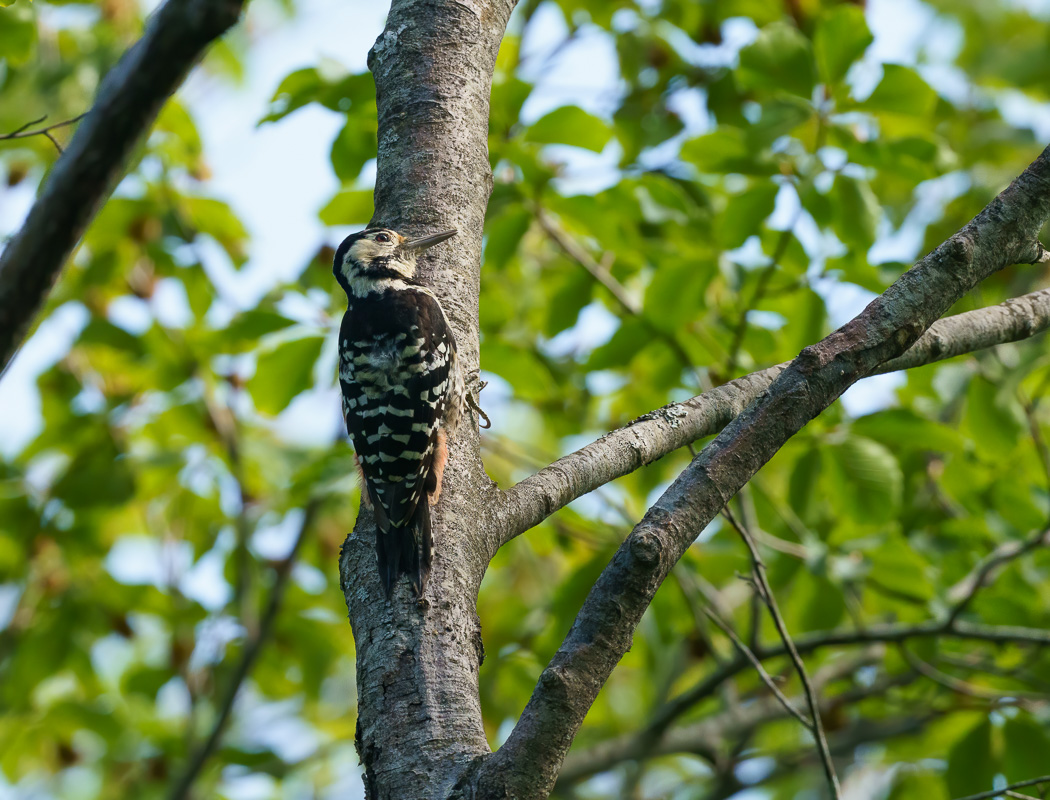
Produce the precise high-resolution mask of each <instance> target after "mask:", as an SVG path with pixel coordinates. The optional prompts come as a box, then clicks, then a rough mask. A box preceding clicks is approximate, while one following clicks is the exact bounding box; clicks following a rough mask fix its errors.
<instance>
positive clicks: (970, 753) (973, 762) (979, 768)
mask: <svg viewBox="0 0 1050 800" xmlns="http://www.w3.org/2000/svg"><path fill="white" fill-rule="evenodd" d="M998 772H999V765H998V759H997V758H995V756H994V754H993V752H992V725H991V723H990V722H989V721H988V720H987V719H985V720H982V721H981V722H979V723H977V725H976V726H974V727H973V728H971V729H970V731H969V732H968V733H967V734H966V735H964V736H963V737H962V738H961V739H959V741H957V742H956V743H955V746H954V747H952V749H951V752H950V753H949V754H948V774H947V781H948V792H949V793H950V794H951V796H952V797H960V796H962V795H966V794H973V793H975V792H980V791H984V790H986V789H991V788H992V782H993V781H994V780H995V776H996V773H998Z"/></svg>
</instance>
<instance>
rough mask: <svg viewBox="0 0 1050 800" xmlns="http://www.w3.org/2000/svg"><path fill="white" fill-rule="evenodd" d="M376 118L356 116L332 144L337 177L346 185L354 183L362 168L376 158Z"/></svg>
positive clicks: (347, 123)
mask: <svg viewBox="0 0 1050 800" xmlns="http://www.w3.org/2000/svg"><path fill="white" fill-rule="evenodd" d="M376 146H377V145H376V118H375V117H373V116H371V115H365V114H355V115H353V116H351V117H350V118H348V119H347V121H346V125H344V126H343V129H342V130H341V131H339V135H338V136H336V137H335V141H333V142H332V151H331V155H330V158H331V160H332V169H334V170H335V174H336V177H338V178H339V180H341V181H342V182H343V183H344V184H347V183H352V182H353V181H355V180H357V176H358V175H360V174H361V168H362V167H363V166H364V165H365V164H366V163H367V162H368V161H369V160H370V159H373V158H375V157H376Z"/></svg>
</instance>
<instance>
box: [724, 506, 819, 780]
mask: <svg viewBox="0 0 1050 800" xmlns="http://www.w3.org/2000/svg"><path fill="white" fill-rule="evenodd" d="M722 513H723V514H724V515H725V517H726V519H728V520H729V524H730V525H732V526H733V528H734V529H736V532H737V533H738V534H740V538H741V539H743V540H744V544H745V545H747V550H748V553H750V554H751V572H752V575H753V577H754V581H755V588H756V591H757V592H758V594H759V596H760V597H761V598H762V602H763V603H765V605H766V608H767V609H769V615H770V616H771V617H772V618H773V624H774V625H775V626H776V629H777V633H778V634H780V640H781V641H782V642H783V643H784V648H785V649H786V650H787V653H788V656H789V657H790V658H791V663H792V664H793V665H794V667H795V671H796V672H797V673H798V678H799V681H800V682H801V683H802V694H803V696H804V697H805V698H806V704H807V705H808V706H809V716H810V720H811V722H812V724H811V725H809V726H807V727H808V728H809V730H810V732H812V734H813V738H814V740H815V741H816V743H817V752H818V753H819V754H820V763H821V766H823V768H824V777H825V778H826V779H827V782H828V788H829V789H830V790H831V796H832V797H834V798H838V797H839V796H840V789H839V778H838V775H836V774H835V765H834V764H833V763H832V761H831V751H830V750H828V740H827V738H826V737H825V736H824V725H823V724H822V723H821V721H820V702H819V700H818V698H817V692H816V689H815V688H814V686H813V683H812V681H810V679H809V673H808V672H807V671H806V665H805V663H804V662H803V661H802V656H800V655H799V652H798V648H796V647H795V642H794V641H793V640H792V639H791V634H790V633H789V632H788V629H787V623H786V622H784V617H783V615H782V614H781V613H780V608H779V607H778V606H777V599H776V597H775V596H774V594H773V588H772V587H771V586H770V585H769V578H768V577H767V575H766V565H765V562H763V561H762V555H761V554H760V553H759V552H758V546H757V545H756V544H755V540H754V539H752V538H751V534H750V533H748V531H747V528H745V527H743V526H742V525H740V524H739V523H738V522H737V521H736V518H735V517H733V512H731V511H730V510H729V506H726V507H725V508H724V509H722Z"/></svg>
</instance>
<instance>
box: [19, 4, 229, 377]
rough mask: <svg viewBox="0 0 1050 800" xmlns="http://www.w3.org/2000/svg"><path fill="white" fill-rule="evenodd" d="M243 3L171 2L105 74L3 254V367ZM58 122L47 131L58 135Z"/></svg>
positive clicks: (46, 130) (21, 131) (155, 15)
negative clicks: (133, 157)
mask: <svg viewBox="0 0 1050 800" xmlns="http://www.w3.org/2000/svg"><path fill="white" fill-rule="evenodd" d="M242 6H243V0H168V2H166V3H165V4H164V6H163V7H162V8H161V9H160V10H159V11H158V12H157V13H156V14H154V15H153V17H152V19H151V21H150V23H149V27H148V28H147V29H146V33H145V34H144V35H143V37H142V38H141V39H140V40H139V41H138V42H137V43H136V44H135V45H134V46H133V47H132V48H131V49H130V50H128V52H127V53H125V54H124V57H123V58H121V60H120V63H118V64H117V66H115V67H114V68H113V69H112V70H110V71H109V73H108V74H107V75H106V77H105V79H104V80H103V81H102V85H101V87H100V88H99V90H98V95H97V97H96V99H95V104H94V106H92V108H91V110H90V111H89V112H88V113H87V114H86V115H85V116H84V119H83V122H82V123H81V124H80V125H79V127H78V128H77V131H76V133H75V134H74V135H73V140H72V141H71V142H70V143H69V146H68V148H67V149H66V151H65V152H64V153H63V154H62V155H61V156H60V157H59V159H58V162H57V163H56V164H55V167H54V169H53V170H52V171H51V174H50V176H49V177H48V178H47V182H46V183H45V184H44V187H43V191H42V192H41V194H40V196H39V197H38V198H37V200H36V202H35V203H34V204H33V207H32V209H31V210H30V211H29V216H28V217H27V218H26V221H25V224H24V225H23V226H22V229H21V230H20V231H19V232H18V233H17V234H16V235H15V236H14V237H13V238H12V239H11V241H10V242H8V244H7V247H5V248H4V251H3V253H2V254H0V370H3V369H4V368H5V367H6V365H7V364H8V363H9V362H10V360H11V358H12V357H13V355H14V353H15V351H16V350H17V349H18V346H19V344H20V343H21V341H22V337H23V336H25V334H26V331H28V329H29V327H30V325H31V323H32V321H33V318H34V317H35V316H36V314H37V313H38V312H39V311H40V308H41V306H42V305H43V303H44V299H45V297H46V296H47V293H48V291H49V290H50V288H51V286H52V285H53V284H54V282H55V280H56V279H57V277H58V274H59V272H60V271H61V269H62V265H63V264H64V263H65V261H66V259H67V258H68V257H69V254H70V253H71V252H72V251H73V248H74V247H75V246H76V243H77V241H78V240H79V239H80V236H81V234H83V232H84V229H85V228H86V227H87V225H88V223H89V222H91V220H92V219H93V218H94V216H95V213H96V211H97V210H98V208H99V207H100V206H101V204H102V202H103V201H104V200H105V199H106V198H107V197H108V196H109V193H110V192H111V191H112V190H113V187H114V186H115V185H116V183H117V181H118V179H119V178H120V176H121V174H122V173H123V171H124V166H125V164H126V163H127V161H128V158H129V156H130V154H131V151H132V148H134V147H135V145H136V144H137V143H138V141H139V140H140V139H141V137H142V135H143V134H144V133H145V132H146V131H147V130H148V129H149V128H150V126H151V125H152V124H153V121H154V119H156V116H157V114H158V112H159V111H160V108H161V106H162V105H163V104H164V101H165V100H167V99H168V97H169V95H171V93H172V92H174V91H175V89H176V88H177V87H178V85H179V84H180V83H182V80H183V78H184V77H185V75H186V73H187V72H188V71H189V69H190V68H191V67H192V66H193V65H194V64H195V63H196V62H197V59H198V58H200V55H201V53H202V52H203V51H204V49H205V48H206V47H207V46H208V44H209V43H210V42H212V41H213V40H214V39H216V38H217V37H219V36H221V35H222V34H223V33H225V32H226V30H227V29H229V28H230V27H231V26H232V25H233V24H234V23H235V22H236V21H237V18H238V17H239V16H240V13H241V7H242ZM59 124H65V123H59ZM52 127H56V126H50V127H49V128H45V129H43V130H42V131H40V133H41V134H42V135H45V136H48V137H49V138H51V137H50V129H51V128H52ZM14 133H15V134H16V135H19V136H21V135H23V134H24V135H29V132H27V131H24V130H20V131H15V132H14ZM8 136H9V138H13V137H12V136H11V135H10V134H9V135H8ZM52 141H53V142H54V141H55V140H54V139H53V138H52ZM55 144H56V146H57V142H55Z"/></svg>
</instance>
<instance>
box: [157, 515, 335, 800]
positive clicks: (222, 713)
mask: <svg viewBox="0 0 1050 800" xmlns="http://www.w3.org/2000/svg"><path fill="white" fill-rule="evenodd" d="M319 505H320V501H318V500H311V501H310V502H309V503H308V504H307V505H306V508H305V509H303V519H302V522H301V524H300V526H299V534H298V536H296V539H295V543H294V544H293V545H292V550H291V552H290V553H289V554H288V557H287V558H285V559H284V561H282V562H280V563H279V564H278V565H277V566H276V567H275V569H274V572H275V576H274V582H273V588H272V589H271V590H270V598H269V600H268V601H267V603H266V609H265V610H264V611H263V614H262V617H261V619H260V620H259V629H258V632H257V633H256V634H255V636H254V637H253V638H251V639H250V640H249V641H248V643H247V644H246V645H245V648H244V652H243V653H241V660H240V662H239V663H238V664H237V666H236V668H235V669H234V671H233V676H232V678H231V680H230V684H229V686H228V687H227V688H226V692H225V694H224V695H223V698H222V702H221V703H220V707H219V714H218V717H217V718H216V720H215V724H214V726H213V727H212V730H211V733H210V734H209V736H208V739H207V740H206V741H205V742H204V744H203V745H201V746H200V747H199V748H198V749H197V751H196V752H195V753H194V754H193V756H192V757H191V758H190V761H189V763H188V764H187V765H186V770H185V771H184V772H183V773H182V775H181V776H179V779H178V781H176V782H175V788H174V789H172V791H171V794H170V795H168V797H169V798H170V800H184V798H186V797H188V796H189V791H190V788H191V787H192V786H193V782H194V781H195V780H196V779H197V776H198V775H199V774H200V772H201V770H202V769H203V768H204V764H205V763H206V762H207V761H208V758H209V757H211V755H212V754H213V753H214V752H215V750H216V749H217V748H218V746H219V741H220V740H221V739H222V734H223V731H224V730H225V728H226V723H227V721H228V720H229V718H230V714H231V713H232V711H233V704H234V701H235V700H236V699H237V695H238V693H239V692H240V688H241V684H243V683H244V681H245V679H246V678H247V677H248V675H249V673H250V672H251V671H252V667H253V666H255V659H256V658H258V656H259V652H260V651H261V650H262V648H263V645H265V644H266V641H267V640H268V639H269V638H270V633H271V632H272V630H273V625H274V622H275V621H276V619H277V614H278V612H279V611H280V609H281V602H282V600H283V599H284V590H285V587H286V586H287V584H288V578H289V576H290V575H291V573H292V567H293V566H294V565H295V562H296V559H297V558H298V556H299V551H300V550H301V549H302V546H303V542H304V541H306V534H307V532H308V531H309V529H310V527H311V524H312V523H313V518H314V516H315V515H316V513H317V509H318V506H319Z"/></svg>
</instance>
